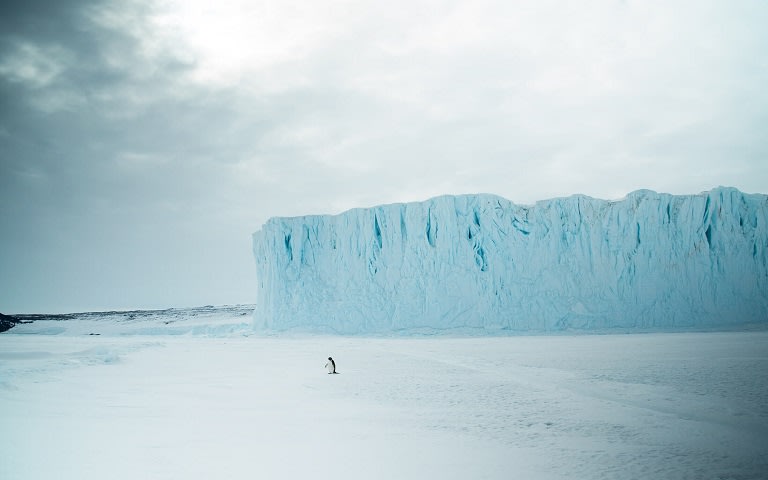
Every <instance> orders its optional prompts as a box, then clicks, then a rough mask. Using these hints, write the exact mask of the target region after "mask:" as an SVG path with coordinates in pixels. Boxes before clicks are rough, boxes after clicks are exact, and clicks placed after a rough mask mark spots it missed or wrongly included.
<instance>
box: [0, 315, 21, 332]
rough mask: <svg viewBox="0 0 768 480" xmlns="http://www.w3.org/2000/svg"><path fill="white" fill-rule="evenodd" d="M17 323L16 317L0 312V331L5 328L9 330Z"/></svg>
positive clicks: (3, 330)
mask: <svg viewBox="0 0 768 480" xmlns="http://www.w3.org/2000/svg"><path fill="white" fill-rule="evenodd" d="M17 323H18V320H17V319H16V317H12V316H10V315H3V314H2V313H0V333H2V332H5V331H6V330H10V329H11V328H13V327H15V326H16V324H17Z"/></svg>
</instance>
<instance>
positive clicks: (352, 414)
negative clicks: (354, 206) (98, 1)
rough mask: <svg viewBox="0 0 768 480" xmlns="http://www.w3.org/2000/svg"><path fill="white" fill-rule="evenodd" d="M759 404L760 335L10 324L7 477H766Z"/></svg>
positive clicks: (767, 381)
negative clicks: (346, 332)
mask: <svg viewBox="0 0 768 480" xmlns="http://www.w3.org/2000/svg"><path fill="white" fill-rule="evenodd" d="M37 323H40V322H36V323H35V324H32V325H36V324H37ZM29 328H31V327H29ZM41 328H42V327H41ZM72 331H78V330H77V329H75V330H72ZM329 355H331V356H333V357H334V359H335V360H336V361H337V365H338V371H339V372H340V373H341V374H340V375H328V374H326V373H325V371H324V369H323V365H324V364H325V359H326V358H327V357H328V356H329ZM766 399H768V332H743V333H675V334H646V335H639V334H638V335H604V336H543V337H506V338H471V339H461V338H447V337H441V338H408V339H393V338H382V339H371V338H354V337H333V336H317V337H296V338H286V337H275V338H264V337H256V336H248V337H243V336H231V337H200V336H194V335H182V336H178V335H174V336H170V335H154V336H113V335H107V336H84V335H80V334H77V335H25V334H4V335H2V336H0V432H2V435H0V478H3V479H18V480H25V479H38V478H60V479H79V480H85V479H103V478H110V479H136V478H144V479H178V478H184V479H210V478H227V479H241V478H242V479H245V478H248V479H252V478H312V479H331V478H333V479H352V478H355V479H359V478H374V479H377V478H381V479H385V478H386V479H391V478H406V479H408V478H448V479H452V478H455V479H460V478H461V479H466V478H489V479H496V478H525V479H566V478H568V479H573V478H589V479H613V478H621V479H646V478H654V479H739V480H743V479H762V478H768V460H766V458H767V457H768V402H767V401H766Z"/></svg>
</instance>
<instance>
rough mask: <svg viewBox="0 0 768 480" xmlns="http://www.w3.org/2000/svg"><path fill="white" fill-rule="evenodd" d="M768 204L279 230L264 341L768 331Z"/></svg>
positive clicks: (541, 210) (681, 199)
mask: <svg viewBox="0 0 768 480" xmlns="http://www.w3.org/2000/svg"><path fill="white" fill-rule="evenodd" d="M767 250H768V196H767V195H762V194H745V193H742V192H740V191H738V190H736V189H733V188H717V189H714V190H712V191H710V192H705V193H702V194H698V195H684V196H676V195H669V194H660V193H655V192H652V191H648V190H641V191H637V192H634V193H631V194H629V195H628V196H627V197H626V198H625V199H623V200H620V201H606V200H599V199H595V198H590V197H586V196H581V195H576V196H572V197H568V198H557V199H552V200H545V201H540V202H537V203H536V204H535V205H516V204H514V203H512V202H510V201H508V200H505V199H504V198H501V197H498V196H494V195H485V194H481V195H461V196H443V197H438V198H433V199H431V200H427V201H425V202H419V203H407V204H393V205H383V206H378V207H374V208H367V209H355V210H350V211H347V212H344V213H342V214H339V215H334V216H306V217H296V218H272V219H270V220H269V221H267V223H266V224H265V225H264V226H263V227H262V229H261V230H260V231H258V232H256V233H254V234H253V253H254V256H255V260H256V268H257V276H258V296H257V306H256V310H255V312H254V322H255V326H256V328H257V329H267V330H289V329H302V330H312V331H326V332H336V333H345V334H358V333H384V332H393V331H419V330H422V331H434V330H445V329H459V330H466V329H477V330H478V331H481V332H489V333H492V332H498V331H500V330H507V331H554V330H591V329H609V328H622V329H654V330H658V329H667V328H675V329H676V328H687V327H694V328H709V327H712V328H719V327H730V326H738V325H744V324H755V323H762V324H765V323H768V254H766V251H767Z"/></svg>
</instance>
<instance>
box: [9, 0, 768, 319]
mask: <svg viewBox="0 0 768 480" xmlns="http://www.w3.org/2000/svg"><path fill="white" fill-rule="evenodd" d="M766 25H768V2H765V1H764V0H755V1H741V0H733V1H724V0H721V1H706V0H703V1H702V0H695V1H675V0H672V1H669V0H666V1H658V2H656V1H648V0H638V1H632V0H628V1H613V0H605V1H579V2H573V1H542V0H532V1H510V0H500V1H423V0H407V1H403V2H392V1H389V2H380V1H316V0H308V1H290V0H269V1H254V0H216V1H208V0H205V1H202V0H199V1H198V0H167V1H166V0H163V1H160V0H157V1H151V0H114V1H113V0H47V1H40V0H21V1H16V2H14V1H8V0H5V1H4V2H2V3H0V228H1V231H0V312H3V313H22V312H70V311H83V310H103V309H124V308H165V307H180V306H198V305H206V304H223V303H253V302H254V301H255V298H256V292H255V291H256V277H255V268H254V263H253V258H252V255H251V233H252V232H254V231H256V230H258V229H259V228H260V227H261V225H262V224H263V223H264V222H265V221H266V220H267V219H268V218H270V217H274V216H295V215H306V214H325V213H329V214H332V213H340V212H342V211H344V210H347V209H349V208H353V207H369V206H374V205H378V204H385V203H394V202H405V201H418V200H425V199H427V198H430V197H432V196H436V195H441V194H460V193H480V192H485V193H495V194H498V195H501V196H504V197H506V198H508V199H510V200H512V201H514V202H517V203H533V202H535V201H536V200H540V199H546V198H552V197H559V196H568V195H571V194H574V193H584V194H587V195H591V196H593V197H598V198H620V197H623V196H624V195H626V194H627V193H628V192H630V191H633V190H636V189H640V188H648V189H652V190H656V191H661V192H668V193H676V194H680V193H698V192H701V191H703V190H708V189H710V188H712V187H715V186H718V185H725V186H735V187H738V188H739V189H741V190H744V191H746V192H762V193H766V192H767V191H768V87H767V86H768V28H766Z"/></svg>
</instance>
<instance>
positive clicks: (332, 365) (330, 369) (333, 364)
mask: <svg viewBox="0 0 768 480" xmlns="http://www.w3.org/2000/svg"><path fill="white" fill-rule="evenodd" d="M325 368H327V369H328V373H329V374H331V373H338V372H337V371H336V362H334V361H333V359H332V358H331V357H328V363H326V364H325Z"/></svg>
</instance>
